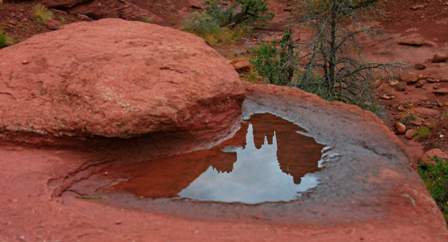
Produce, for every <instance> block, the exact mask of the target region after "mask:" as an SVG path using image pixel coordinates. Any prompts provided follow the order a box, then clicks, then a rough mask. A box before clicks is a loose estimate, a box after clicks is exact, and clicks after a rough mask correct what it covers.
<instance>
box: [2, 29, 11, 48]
mask: <svg viewBox="0 0 448 242" xmlns="http://www.w3.org/2000/svg"><path fill="white" fill-rule="evenodd" d="M13 42H14V41H13V39H12V38H11V37H10V36H9V35H8V34H7V33H6V32H4V31H2V30H1V29H0V48H4V47H6V46H8V45H11V44H12V43H13Z"/></svg>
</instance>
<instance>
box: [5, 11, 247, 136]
mask: <svg viewBox="0 0 448 242" xmlns="http://www.w3.org/2000/svg"><path fill="white" fill-rule="evenodd" d="M0 55H1V56H2V58H1V60H0V131H1V132H3V133H5V132H6V133H11V132H19V133H31V134H48V135H51V136H91V135H94V136H106V137H131V136H137V135H142V134H146V133H151V132H159V131H166V132H174V131H185V130H189V131H191V132H194V131H199V130H203V129H205V130H207V129H213V130H214V129H217V128H223V127H225V126H229V125H230V124H232V123H233V122H234V121H235V120H236V119H238V118H239V115H240V113H241V111H240V106H241V102H242V100H243V98H244V88H243V87H242V84H241V82H240V80H239V77H238V74H237V73H236V72H235V70H234V69H233V67H232V65H230V64H228V63H227V61H226V60H225V59H224V58H223V57H221V56H220V55H219V54H218V53H217V52H216V51H214V50H213V49H212V48H210V47H208V46H207V45H206V44H205V42H204V41H203V40H202V39H200V38H198V37H196V36H194V35H192V34H189V33H184V32H181V31H178V30H174V29H171V28H167V27H161V26H158V25H152V24H146V23H141V22H128V21H124V20H119V19H105V20H100V21H96V22H88V23H87V22H83V23H76V24H71V25H67V26H65V27H63V28H62V29H61V30H58V31H54V32H50V33H45V34H40V35H37V36H35V37H32V38H30V39H28V40H26V41H24V42H22V43H19V44H17V45H14V46H11V47H9V48H5V49H2V50H1V51H0ZM24 61H26V62H27V64H26V65H25V64H23V63H24Z"/></svg>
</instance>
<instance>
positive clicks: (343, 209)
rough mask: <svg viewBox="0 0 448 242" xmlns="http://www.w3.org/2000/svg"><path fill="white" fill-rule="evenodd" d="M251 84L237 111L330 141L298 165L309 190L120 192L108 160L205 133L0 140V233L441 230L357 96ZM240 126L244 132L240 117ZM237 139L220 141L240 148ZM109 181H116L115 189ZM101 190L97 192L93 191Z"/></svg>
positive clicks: (274, 235)
mask: <svg viewBox="0 0 448 242" xmlns="http://www.w3.org/2000/svg"><path fill="white" fill-rule="evenodd" d="M248 90H249V94H248V97H247V99H246V101H245V102H244V105H243V109H244V110H243V113H244V114H245V115H247V114H254V113H258V114H260V113H271V114H274V115H276V116H279V117H282V118H284V119H285V120H288V122H290V123H292V124H294V126H295V125H299V126H300V127H302V128H303V130H300V131H301V132H305V133H306V134H307V135H309V136H311V137H313V139H314V140H315V141H316V143H318V144H322V145H324V146H325V147H327V148H325V149H324V153H323V155H322V157H320V156H321V154H320V150H321V149H322V146H320V145H319V146H318V147H316V149H317V150H318V151H319V152H317V156H318V157H317V158H318V159H320V158H322V160H324V162H323V164H324V168H323V169H320V170H319V171H318V172H317V173H316V167H315V165H316V163H315V159H314V158H313V159H310V160H313V166H314V169H313V170H311V169H310V170H308V169H307V171H306V172H305V173H306V174H314V173H316V174H317V175H318V178H319V184H318V185H317V186H315V187H314V188H313V189H312V190H311V191H310V192H306V193H303V194H302V195H301V196H299V197H297V198H296V199H294V200H291V201H276V202H265V203H261V204H256V205H248V204H243V203H241V202H239V203H222V202H204V201H196V200H193V199H182V198H177V199H173V198H172V197H171V198H169V197H168V196H167V195H166V194H164V196H162V198H158V199H149V198H145V196H143V197H144V198H143V199H139V195H135V194H138V193H137V192H134V194H133V193H132V192H123V191H124V187H119V186H124V185H125V184H128V185H130V184H131V183H126V182H131V181H132V180H131V179H129V180H127V179H126V180H120V179H119V178H122V175H123V174H126V171H122V172H123V173H122V174H121V173H120V174H115V173H114V171H115V170H116V169H115V167H119V166H124V165H125V164H127V167H133V166H134V167H138V166H136V165H137V164H142V162H144V161H148V160H158V159H165V158H163V157H166V156H165V155H166V151H168V150H171V151H172V150H176V152H178V154H181V153H185V151H187V150H191V149H192V147H196V144H197V145H199V146H200V149H197V150H207V149H210V147H205V146H204V144H205V143H206V142H204V141H197V143H192V142H191V140H190V141H188V142H187V141H185V140H188V139H184V138H185V137H183V136H182V139H179V142H164V140H165V139H167V140H171V141H175V140H176V139H173V138H176V137H177V135H176V134H157V135H155V136H154V137H145V139H148V141H145V142H143V143H142V140H140V141H138V142H137V141H126V142H119V144H118V143H116V142H115V141H113V140H110V142H109V144H107V145H98V144H95V145H87V144H84V146H79V147H77V148H36V147H21V146H18V145H11V144H2V145H1V146H0V148H1V149H0V154H1V155H0V165H1V167H2V169H1V170H0V182H1V183H2V184H14V186H2V187H1V188H0V194H1V197H0V198H1V199H0V214H2V217H1V220H0V222H1V224H2V232H1V233H0V238H1V239H3V238H5V239H6V241H11V240H12V241H14V240H13V239H11V238H19V236H21V235H24V236H26V238H27V239H29V240H30V241H39V240H44V239H46V240H50V239H52V240H57V239H59V240H63V241H132V240H135V241H179V240H184V241H235V240H237V241H295V240H297V238H300V239H301V240H303V241H360V240H363V241H441V242H442V241H446V240H447V238H448V237H447V230H446V226H445V224H444V221H443V218H442V216H441V214H440V211H439V210H438V208H437V207H436V205H435V204H434V202H433V200H432V199H431V197H430V196H429V194H428V193H427V191H426V189H425V188H424V186H423V184H422V182H421V181H420V179H419V177H418V175H417V174H416V173H415V171H413V170H412V168H410V167H409V160H408V158H407V155H406V153H405V152H404V151H403V149H402V146H401V143H400V142H399V141H398V139H397V138H396V136H395V135H393V134H392V133H391V132H390V131H389V130H388V129H387V128H386V127H385V126H384V125H383V124H382V123H381V122H380V121H379V120H378V119H377V118H376V117H375V116H374V115H373V114H370V113H368V112H365V111H362V110H360V109H359V108H357V107H354V106H348V105H344V104H339V103H328V102H326V101H323V100H321V99H320V98H318V97H316V96H314V95H310V94H306V93H303V92H301V91H299V90H295V89H289V88H284V87H274V86H264V85H262V86H261V85H260V86H249V87H248ZM253 117H255V116H253ZM247 125H248V126H247V129H246V131H247V130H248V129H249V124H247ZM252 128H253V134H254V145H255V147H257V146H259V144H260V143H262V144H265V142H264V137H263V139H262V138H256V133H257V132H255V130H256V129H255V126H254V125H253V127H252ZM240 130H245V129H244V125H243V128H242V129H240ZM247 133H250V132H247ZM247 133H243V136H244V135H246V134H247ZM237 136H238V135H235V136H233V137H237ZM228 137H232V136H231V135H229V136H228ZM270 137H271V136H267V142H266V143H267V144H270V143H271V141H270ZM275 137H276V139H277V143H278V142H280V138H279V137H280V133H279V134H278V136H277V132H276V136H275ZM289 139H290V138H288V140H289ZM143 140H144V139H143ZM151 140H152V141H154V140H157V141H158V142H149V141H151ZM180 140H183V141H180ZM230 140H232V139H230ZM257 140H258V141H257ZM261 140H263V142H261ZM154 143H155V144H154ZM238 143H239V142H237V144H226V145H225V147H229V146H236V147H237V146H241V144H238ZM273 143H274V135H272V144H273ZM149 144H152V145H149ZM193 144H195V145H193ZM223 144H225V142H224V143H223ZM257 144H258V145H257ZM213 146H214V145H213ZM217 147H219V145H218V146H217ZM246 147H247V144H246ZM174 148H175V149H174ZM305 150H310V149H305ZM219 151H220V150H219ZM314 153H315V152H313V155H314ZM280 160H281V159H279V161H280ZM211 165H213V166H214V167H215V169H216V168H219V169H220V170H221V171H224V170H226V169H228V168H226V166H224V167H220V166H218V165H216V164H210V163H207V162H205V165H203V166H204V167H205V168H201V169H205V171H206V170H207V169H208V168H209V167H210V166H211ZM201 169H199V170H201ZM139 170H141V172H143V170H144V169H139ZM285 170H286V169H285ZM292 170H294V169H290V170H289V172H290V173H293V172H292ZM167 172H169V171H167ZM200 174H203V172H200ZM115 176H116V177H115ZM198 176H199V177H200V175H198ZM198 176H196V178H197V177H198ZM136 177H137V176H136ZM292 177H293V178H294V176H292ZM298 177H302V178H303V175H300V176H298ZM115 178H117V179H118V180H116V179H115ZM175 178H176V177H173V179H175ZM193 180H194V179H193ZM292 180H294V179H292ZM110 181H118V182H116V184H114V185H115V186H116V187H114V186H111V182H110ZM301 182H302V181H301ZM301 182H299V184H300V183H301ZM294 184H295V183H294ZM110 188H113V189H112V190H110ZM119 188H120V189H119ZM102 189H103V190H102ZM101 190H102V191H103V194H100V195H101V196H98V197H97V196H95V195H96V194H97V192H98V191H101ZM174 190H176V189H174ZM177 190H179V189H177ZM177 190H176V191H177ZM107 191H109V192H107ZM118 191H121V192H118ZM129 191H130V190H129ZM165 191H166V190H165ZM174 193H176V194H178V192H174ZM140 195H141V194H140ZM153 197H154V196H153ZM288 200H289V199H288ZM112 201H113V202H112Z"/></svg>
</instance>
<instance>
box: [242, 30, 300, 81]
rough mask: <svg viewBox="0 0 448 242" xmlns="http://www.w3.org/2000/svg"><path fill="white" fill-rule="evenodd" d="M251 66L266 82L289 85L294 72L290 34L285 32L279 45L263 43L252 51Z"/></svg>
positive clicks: (293, 56)
mask: <svg viewBox="0 0 448 242" xmlns="http://www.w3.org/2000/svg"><path fill="white" fill-rule="evenodd" d="M250 62H251V64H252V65H253V66H254V68H255V70H256V71H257V73H258V74H259V75H260V76H262V77H263V78H264V79H265V80H266V81H267V82H269V83H272V84H277V85H289V84H291V82H292V80H293V77H294V74H295V71H296V55H295V47H294V45H293V43H292V41H291V33H290V32H289V31H287V32H285V34H284V35H283V38H282V40H281V41H280V45H279V46H277V45H276V44H274V43H264V44H261V45H260V46H258V47H256V48H254V49H253V50H252V57H251V59H250Z"/></svg>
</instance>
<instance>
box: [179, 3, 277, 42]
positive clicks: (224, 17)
mask: <svg viewBox="0 0 448 242" xmlns="http://www.w3.org/2000/svg"><path fill="white" fill-rule="evenodd" d="M269 16H271V15H270V14H269V13H268V9H267V5H266V3H265V2H264V0H237V1H236V2H234V3H233V4H231V5H230V6H229V7H225V6H223V5H221V4H220V3H219V1H218V0H207V1H206V7H205V10H204V11H201V12H194V13H192V14H191V15H190V16H189V17H187V19H186V20H185V21H184V23H183V30H185V31H188V32H191V33H195V34H197V35H199V36H201V37H203V38H204V39H205V40H206V41H207V42H208V43H209V44H211V45H216V44H223V43H224V44H228V43H234V42H236V41H238V40H239V39H241V38H242V37H244V36H246V35H248V34H249V33H250V32H251V30H252V27H253V26H254V25H255V24H256V23H259V22H262V21H263V20H266V19H268V18H269Z"/></svg>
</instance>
